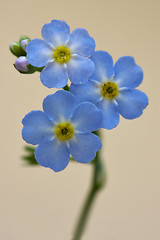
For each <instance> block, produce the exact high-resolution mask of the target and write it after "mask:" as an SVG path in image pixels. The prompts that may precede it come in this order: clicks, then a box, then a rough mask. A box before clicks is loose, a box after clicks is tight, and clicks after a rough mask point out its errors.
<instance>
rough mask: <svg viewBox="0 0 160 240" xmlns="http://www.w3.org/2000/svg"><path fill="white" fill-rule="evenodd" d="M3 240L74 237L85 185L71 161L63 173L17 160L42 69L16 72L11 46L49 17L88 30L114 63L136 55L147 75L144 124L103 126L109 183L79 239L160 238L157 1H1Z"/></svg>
mask: <svg viewBox="0 0 160 240" xmlns="http://www.w3.org/2000/svg"><path fill="white" fill-rule="evenodd" d="M0 2H1V8H0V35H1V54H0V57H1V91H0V99H1V101H0V103H1V130H0V136H1V138H0V141H1V144H0V145H1V161H0V172H1V173H0V193H1V196H0V239H2V240H10V239H12V240H28V239H29V240H37V239H38V240H46V239H47V240H53V239H54V240H71V236H72V233H73V227H74V226H75V223H76V220H77V215H78V214H79V211H80V208H81V206H82V204H83V202H84V198H85V194H86V193H87V191H88V189H89V186H90V179H91V175H92V168H91V166H90V165H83V164H78V163H77V164H75V163H70V164H69V166H68V167H67V168H66V169H65V170H64V171H62V172H60V173H54V172H53V171H52V170H50V169H47V168H43V167H30V166H27V165H26V164H25V161H24V160H21V158H20V157H21V155H22V154H23V153H24V152H23V146H24V145H25V143H24V141H23V140H22V137H21V128H22V124H21V119H22V118H23V117H24V116H25V114H27V113H28V112H29V111H31V110H38V109H39V110H41V109H42V101H43V99H44V97H45V96H47V95H48V94H51V93H53V92H54V91H55V89H47V88H45V87H44V86H43V85H42V84H41V82H40V79H39V73H35V74H32V75H22V74H20V73H19V72H18V71H16V70H15V69H14V67H13V63H14V62H15V60H16V58H15V57H14V56H13V55H12V54H11V53H10V51H9V48H8V46H9V44H10V43H11V42H12V41H18V39H19V36H20V35H22V34H25V35H28V36H29V37H30V38H31V39H32V38H41V28H42V26H43V25H44V24H45V23H48V22H50V21H51V20H52V19H63V20H65V21H66V22H67V23H68V24H69V25H70V27H71V30H73V29H75V28H77V27H83V28H86V29H87V30H88V32H89V34H90V35H91V36H92V37H93V38H94V39H95V41H96V50H105V51H108V52H109V53H110V54H111V55H112V56H113V59H114V61H116V60H117V59H118V58H119V57H121V56H125V55H130V56H134V57H135V60H136V63H137V64H139V65H140V66H141V67H142V68H143V70H144V81H143V83H142V85H141V86H140V87H139V89H140V90H142V91H144V92H145V93H146V94H147V95H148V96H149V100H150V104H149V106H148V108H147V109H146V110H145V111H144V114H143V115H142V117H141V118H139V119H136V120H125V119H123V118H121V121H120V124H119V126H118V127H117V128H116V129H114V130H110V131H107V130H103V131H102V132H103V148H102V157H103V161H104V164H105V166H106V169H107V174H108V181H107V185H106V187H105V188H104V189H103V190H102V191H101V192H100V194H99V196H98V197H97V199H96V202H95V205H94V208H93V211H92V213H91V216H90V221H89V224H88V227H87V229H86V232H85V234H84V236H83V238H82V240H97V239H100V240H135V239H136V240H159V239H160V232H159V222H158V218H159V216H160V215H159V212H158V210H159V200H160V199H159V196H160V195H159V187H160V181H159V171H160V169H159V156H160V155H159V148H160V145H159V136H158V134H159V133H158V129H159V116H158V113H159V101H158V97H159V87H160V85H159V82H160V80H159V79H158V78H159V70H160V62H159V56H160V55H159V53H160V51H159V50H160V34H159V23H160V19H159V10H160V5H159V1H158V0H152V1H150V0H135V1H130V0H115V1H111V0H98V1H96V0H81V1H75V0H67V1H66V0H61V1H60V0H52V1H51V0H45V1H38V0H28V1H23V0H14V1H9V0H1V1H0Z"/></svg>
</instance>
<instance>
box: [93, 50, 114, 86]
mask: <svg viewBox="0 0 160 240" xmlns="http://www.w3.org/2000/svg"><path fill="white" fill-rule="evenodd" d="M91 60H92V61H93V62H94V64H95V71H94V74H93V75H92V76H91V79H93V80H96V81H99V82H105V81H107V80H109V79H110V78H111V77H112V75H113V59H112V57H111V55H109V53H107V52H105V51H96V52H94V53H93V55H92V56H91Z"/></svg>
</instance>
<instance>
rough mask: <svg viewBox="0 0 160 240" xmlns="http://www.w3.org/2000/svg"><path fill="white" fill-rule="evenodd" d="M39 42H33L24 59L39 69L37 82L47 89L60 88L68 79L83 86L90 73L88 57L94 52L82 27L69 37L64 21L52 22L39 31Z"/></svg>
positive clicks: (91, 63) (93, 46)
mask: <svg viewBox="0 0 160 240" xmlns="http://www.w3.org/2000/svg"><path fill="white" fill-rule="evenodd" d="M42 37H43V38H44V40H41V39H33V40H32V41H31V42H30V43H29V44H28V45H27V47H26V52H27V59H28V61H29V63H30V64H31V65H33V66H35V67H43V66H45V68H44V69H43V70H42V72H41V74H40V79H41V82H42V83H43V84H44V85H45V86H46V87H48V88H53V87H55V88H62V87H64V86H65V85H66V84H67V82H68V78H69V79H70V81H71V82H73V83H75V84H81V83H86V82H87V81H88V79H89V77H90V76H91V75H92V73H93V72H94V64H93V62H92V61H91V59H89V58H88V56H90V55H92V54H93V52H94V49H95V41H94V39H93V38H92V37H90V36H89V34H88V32H87V31H86V30H85V29H83V28H77V29H75V30H74V31H73V32H72V33H71V34H70V28H69V26H68V25H67V23H66V22H64V21H61V20H52V21H51V23H48V24H45V25H44V26H43V28H42Z"/></svg>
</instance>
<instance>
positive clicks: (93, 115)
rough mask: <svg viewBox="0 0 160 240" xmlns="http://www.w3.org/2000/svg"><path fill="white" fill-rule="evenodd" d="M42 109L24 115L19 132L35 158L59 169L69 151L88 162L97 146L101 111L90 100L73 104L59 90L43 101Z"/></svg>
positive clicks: (67, 157)
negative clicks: (34, 148) (32, 150)
mask: <svg viewBox="0 0 160 240" xmlns="http://www.w3.org/2000/svg"><path fill="white" fill-rule="evenodd" d="M43 109H44V111H31V112H30V113H28V114H27V115H26V116H25V117H24V119H23V120H22V123H23V130H22V136H23V139H24V140H25V141H26V142H27V143H30V144H33V145H38V147H37V148H36V150H35V158H36V160H37V162H38V163H39V164H40V165H42V166H44V167H49V168H51V169H53V170H54V171H55V172H58V171H61V170H63V169H64V168H66V166H67V165H68V163H69V159H70V154H71V155H72V156H73V158H74V159H75V160H77V161H78V162H81V163H88V162H90V161H91V160H93V159H94V158H95V156H96V152H97V151H99V150H100V149H101V146H102V143H101V140H100V138H99V137H98V136H96V135H95V134H93V133H91V132H92V131H96V130H98V129H99V128H100V126H101V122H102V112H101V111H100V110H98V108H97V107H96V106H95V105H94V104H92V103H89V102H87V103H85V102H84V103H80V104H78V105H76V99H75V96H74V95H73V94H72V93H70V92H67V91H64V90H59V91H57V92H56V93H55V94H52V95H49V96H47V97H46V98H45V99H44V101H43Z"/></svg>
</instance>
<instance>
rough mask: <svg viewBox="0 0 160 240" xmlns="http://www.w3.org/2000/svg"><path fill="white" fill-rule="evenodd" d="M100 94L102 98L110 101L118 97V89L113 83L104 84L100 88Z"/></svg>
mask: <svg viewBox="0 0 160 240" xmlns="http://www.w3.org/2000/svg"><path fill="white" fill-rule="evenodd" d="M101 94H102V96H103V97H105V98H107V99H109V100H112V99H114V98H115V97H116V96H117V95H118V87H117V84H116V83H114V82H105V83H104V84H103V85H102V86H101Z"/></svg>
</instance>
